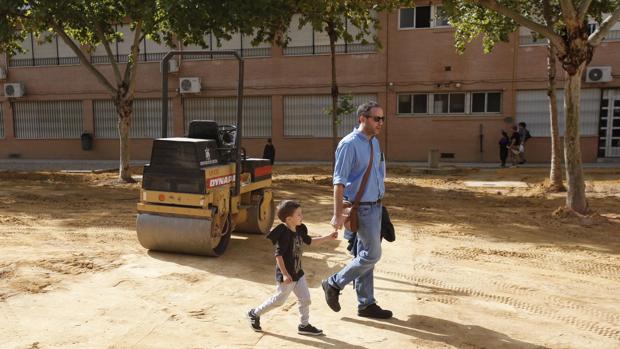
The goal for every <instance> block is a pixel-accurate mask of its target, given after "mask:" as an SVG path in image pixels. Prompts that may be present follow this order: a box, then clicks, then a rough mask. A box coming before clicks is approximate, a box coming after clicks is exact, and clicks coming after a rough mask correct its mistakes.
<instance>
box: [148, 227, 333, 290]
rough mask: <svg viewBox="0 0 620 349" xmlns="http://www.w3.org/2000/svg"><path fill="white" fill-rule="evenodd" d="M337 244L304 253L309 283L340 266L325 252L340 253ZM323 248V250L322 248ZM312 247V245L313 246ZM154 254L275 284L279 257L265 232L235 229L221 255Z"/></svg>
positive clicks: (313, 284) (315, 284)
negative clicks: (333, 262) (316, 255)
mask: <svg viewBox="0 0 620 349" xmlns="http://www.w3.org/2000/svg"><path fill="white" fill-rule="evenodd" d="M336 247H337V245H336V244H334V246H327V244H325V245H322V246H320V247H317V248H314V252H320V253H319V254H320V255H321V258H311V257H309V256H306V255H304V256H303V257H302V268H303V270H304V273H305V276H306V281H307V282H308V286H309V287H318V286H319V285H320V283H321V280H322V279H324V278H326V277H327V276H329V275H331V274H333V273H335V272H336V271H338V270H339V269H340V267H339V266H338V265H334V266H329V265H328V263H327V261H328V259H330V257H329V256H324V254H334V255H336V254H337V255H340V254H341V253H340V252H338V251H335V249H336ZM319 248H320V249H321V250H319ZM310 249H311V247H308V250H310ZM147 253H148V255H149V256H150V257H152V258H155V259H158V260H161V261H165V262H170V263H175V264H179V265H183V266H187V267H191V268H194V269H198V270H203V271H207V272H209V273H213V274H216V275H220V276H225V277H229V278H236V279H242V280H248V281H253V282H258V283H262V284H268V285H275V265H276V263H275V258H274V255H273V245H272V244H271V242H270V241H268V240H267V239H265V236H263V235H252V234H247V235H245V234H243V235H242V234H237V233H234V234H233V236H232V238H231V240H230V243H229V245H228V248H227V250H226V252H225V253H224V254H223V255H222V256H220V257H217V258H213V257H204V256H194V255H185V254H176V253H166V252H158V251H148V252H147Z"/></svg>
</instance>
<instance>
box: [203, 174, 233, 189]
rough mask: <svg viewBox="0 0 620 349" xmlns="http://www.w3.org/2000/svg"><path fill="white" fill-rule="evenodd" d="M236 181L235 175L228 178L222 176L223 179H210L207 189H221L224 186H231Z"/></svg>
mask: <svg viewBox="0 0 620 349" xmlns="http://www.w3.org/2000/svg"><path fill="white" fill-rule="evenodd" d="M234 181H235V175H234V174H231V175H228V176H222V177H215V178H209V180H208V183H207V187H208V188H213V187H219V186H222V185H226V184H230V183H232V182H234Z"/></svg>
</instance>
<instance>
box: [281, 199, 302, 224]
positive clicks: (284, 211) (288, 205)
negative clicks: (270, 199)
mask: <svg viewBox="0 0 620 349" xmlns="http://www.w3.org/2000/svg"><path fill="white" fill-rule="evenodd" d="M300 207H301V204H300V203H299V202H297V201H294V200H284V201H281V202H280V203H279V204H278V207H277V209H276V214H277V215H278V218H280V220H281V221H282V222H286V218H288V217H290V216H292V215H293V214H294V213H295V210H297V209H298V208H300Z"/></svg>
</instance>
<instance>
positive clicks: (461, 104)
mask: <svg viewBox="0 0 620 349" xmlns="http://www.w3.org/2000/svg"><path fill="white" fill-rule="evenodd" d="M464 112H465V94H464V93H450V113H464Z"/></svg>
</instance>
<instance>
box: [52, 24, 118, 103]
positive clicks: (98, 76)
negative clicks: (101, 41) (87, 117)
mask: <svg viewBox="0 0 620 349" xmlns="http://www.w3.org/2000/svg"><path fill="white" fill-rule="evenodd" d="M52 29H54V31H55V32H56V34H58V35H59V36H60V37H61V38H62V40H63V41H64V42H65V44H67V46H69V47H70V48H71V50H72V51H73V52H74V53H75V54H76V55H77V56H78V58H79V59H80V63H82V65H83V66H84V67H85V68H86V69H87V70H88V71H90V72H91V73H93V75H94V76H95V78H96V79H97V81H99V82H100V83H101V84H102V85H103V87H105V88H106V90H108V92H110V93H111V94H112V95H115V94H116V89H115V88H114V86H112V84H110V82H109V81H108V79H106V77H105V76H103V74H101V72H100V71H99V70H97V68H95V66H93V64H92V63H91V62H90V61H89V60H88V58H86V56H85V55H84V52H82V50H81V49H80V48H79V47H77V45H76V44H75V43H74V42H73V40H71V38H69V36H68V35H67V33H65V31H64V29H63V28H62V27H61V26H60V25H58V24H57V23H52Z"/></svg>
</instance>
